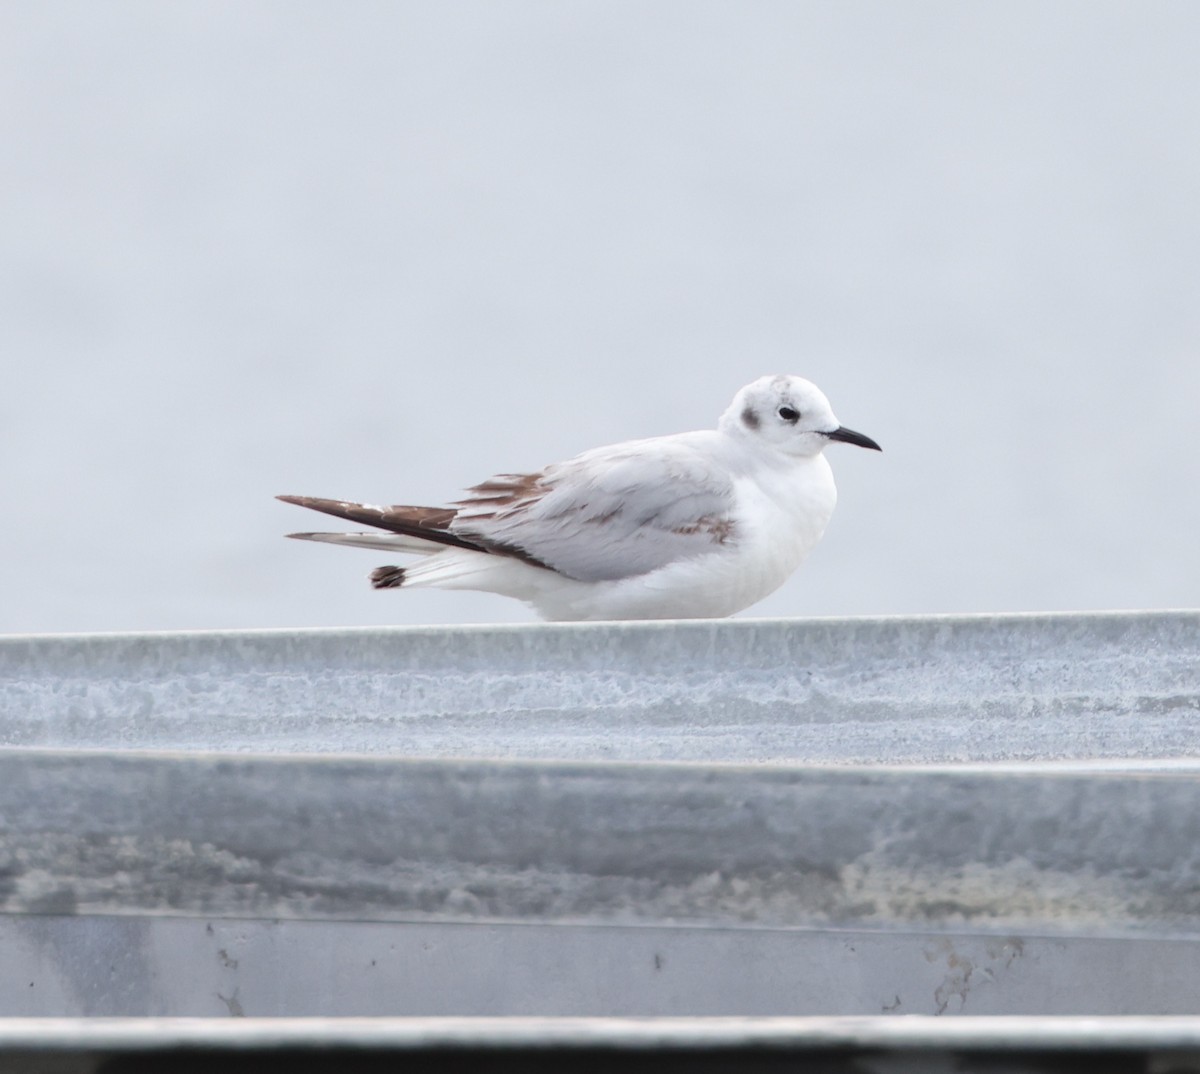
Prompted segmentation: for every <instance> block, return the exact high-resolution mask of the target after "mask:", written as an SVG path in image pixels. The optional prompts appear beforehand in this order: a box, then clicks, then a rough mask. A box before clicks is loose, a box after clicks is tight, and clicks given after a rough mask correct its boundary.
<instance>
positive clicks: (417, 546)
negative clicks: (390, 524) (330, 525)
mask: <svg viewBox="0 0 1200 1074" xmlns="http://www.w3.org/2000/svg"><path fill="white" fill-rule="evenodd" d="M288 536H289V537H294V538H295V539H296V540H298V541H320V542H321V543H322V544H342V545H350V546H352V547H354V548H374V549H377V550H380V551H384V552H408V553H411V554H412V555H416V556H431V555H433V554H434V553H436V552H444V551H446V546H445V545H444V544H440V543H438V542H437V541H426V540H423V539H422V538H420V537H410V536H408V534H405V533H289V534H288Z"/></svg>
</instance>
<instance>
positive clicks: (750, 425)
mask: <svg viewBox="0 0 1200 1074" xmlns="http://www.w3.org/2000/svg"><path fill="white" fill-rule="evenodd" d="M742 424H743V425H745V426H746V428H747V429H757V428H758V424H759V422H758V415H757V414H756V413H755V412H754V409H753V407H746V409H745V410H743V411H742Z"/></svg>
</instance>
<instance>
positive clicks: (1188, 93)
mask: <svg viewBox="0 0 1200 1074" xmlns="http://www.w3.org/2000/svg"><path fill="white" fill-rule="evenodd" d="M1198 56H1200V4H1196V3H1190V2H1179V3H1162V2H1158V3H1155V2H1149V3H1132V2H1130V3H1105V2H1098V0H1087V2H1079V3H1074V2H1071V3H1068V2H1060V3H1055V2H1047V0H1039V2H1035V3H1029V2H1026V3H1020V2H1016V3H1014V2H1006V3H992V4H985V3H965V2H963V0H945V2H907V3H905V2H891V0H889V2H879V3H854V2H845V0H830V2H821V3H816V2H808V3H805V2H776V3H765V2H746V0H737V2H732V0H731V2H725V3H713V2H697V0H679V2H654V0H649V2H647V0H639V2H630V3H624V2H613V0H609V2H593V3H581V2H564V0H546V2H538V3H529V2H519V3H504V2H496V0H486V2H478V3H466V2H458V3H456V2H436V3H435V2H427V3H419V4H417V3H365V2H353V0H351V2H341V3H324V4H315V3H311V2H297V0H289V2H279V3H264V2H254V0H250V2H237V3H234V2H228V3H219V2H181V3H163V2H161V0H147V2H144V3H133V2H106V3H95V2H94V0H87V2H79V3H62V2H40V0H38V2H35V0H23V2H21V0H10V2H7V3H5V4H3V5H2V6H0V197H2V199H3V200H2V204H3V212H2V213H0V358H2V361H3V371H4V377H3V391H2V392H0V450H2V452H3V461H4V464H3V467H2V471H0V504H3V511H4V515H3V526H2V527H0V630H3V631H6V632H13V631H77V630H89V631H90V630H130V629H160V628H196V627H266V626H320V625H343V624H388V623H397V624H399V623H453V622H492V621H517V620H528V619H531V618H532V613H530V612H528V611H527V610H526V609H525V608H524V606H522V605H520V604H517V603H515V602H510V601H506V600H503V599H502V598H499V597H494V596H488V595H476V594H455V593H440V592H381V593H376V592H373V591H372V590H371V589H370V588H369V587H368V585H367V583H366V581H365V575H366V573H367V571H368V570H369V569H370V568H371V567H373V566H376V565H378V564H379V563H381V562H387V561H388V560H389V558H391V557H388V556H387V555H386V554H383V555H381V554H378V553H372V552H367V551H354V550H346V549H337V548H328V547H321V546H314V545H306V544H301V543H299V542H288V541H285V540H283V539H282V536H281V535H282V534H283V533H286V532H288V531H290V530H296V529H310V528H313V527H314V526H315V527H316V528H322V527H321V525H320V521H321V520H320V516H317V515H313V514H311V513H308V512H304V511H301V510H299V509H298V508H294V507H288V506H286V505H283V504H280V503H277V502H275V501H274V500H273V499H272V496H273V495H274V494H275V493H278V492H294V493H309V494H314V495H322V496H332V497H339V498H354V499H366V500H371V501H386V502H407V503H440V502H443V501H445V500H447V499H451V498H453V497H454V494H455V493H456V491H457V490H459V489H460V488H462V487H463V486H465V485H468V484H471V483H473V482H475V481H477V480H479V479H481V478H483V477H485V476H487V475H489V474H490V473H492V472H494V471H498V470H509V471H511V470H520V469H524V468H530V467H538V466H540V465H542V464H544V463H547V462H551V461H554V460H557V459H561V458H564V457H566V456H569V455H572V454H574V453H575V452H577V451H580V450H583V449H585V448H589V447H593V446H596V445H599V444H604V443H611V442H613V441H617V440H623V439H627V438H630V437H641V436H648V435H655V434H659V433H667V432H677V431H680V430H684V429H689V428H699V427H705V426H710V425H711V424H712V423H713V422H714V421H715V420H716V417H717V415H718V414H719V413H720V412H721V411H722V410H723V409H724V408H725V406H726V405H727V403H728V401H729V399H730V397H731V396H732V395H733V393H734V392H735V391H736V390H737V389H738V388H739V387H740V386H741V385H742V384H743V383H745V382H747V381H749V380H751V379H753V378H754V377H757V376H759V375H760V374H763V373H771V372H793V373H799V374H801V375H804V376H807V377H809V378H811V379H812V380H814V381H816V382H817V383H818V384H819V385H820V386H821V387H822V388H823V389H824V390H825V391H826V393H827V394H828V395H829V396H830V398H831V399H832V401H833V404H834V407H835V409H836V411H837V413H838V416H839V417H840V418H841V420H842V421H843V422H844V423H845V424H847V425H849V426H851V427H853V428H855V429H859V430H861V431H863V432H865V433H868V434H869V435H871V436H873V437H875V438H876V439H877V440H879V441H880V443H882V445H883V447H884V454H883V455H876V454H874V453H870V452H864V451H860V450H858V449H855V448H851V447H844V446H835V447H833V448H832V449H831V450H830V452H829V456H830V459H831V462H832V464H833V467H834V470H835V473H836V475H837V479H838V484H839V486H840V490H841V503H840V505H839V507H838V511H837V514H836V515H835V517H834V520H833V523H832V525H831V526H830V528H829V531H828V532H827V534H826V537H825V540H824V542H823V543H822V545H821V546H820V547H819V548H818V549H817V551H816V552H815V553H814V555H813V556H812V557H811V559H810V560H809V561H808V563H807V564H806V565H805V567H804V568H802V569H801V571H800V572H799V573H798V574H797V575H796V576H795V577H794V578H793V579H792V581H791V582H789V583H788V584H787V585H786V586H785V587H784V588H783V589H782V590H780V591H779V592H778V593H777V594H775V595H774V596H773V597H772V598H770V599H769V600H767V601H765V602H764V603H762V604H760V605H758V606H757V607H756V608H755V609H752V610H751V611H750V612H749V613H744V614H751V615H782V616H808V615H842V614H871V613H909V612H971V611H1002V610H1045V609H1096V608H1158V607H1183V606H1197V605H1200V462H1198V459H1200V418H1198V414H1197V412H1198V409H1200V62H1198V61H1197V57H1198Z"/></svg>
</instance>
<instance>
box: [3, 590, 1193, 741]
mask: <svg viewBox="0 0 1200 1074" xmlns="http://www.w3.org/2000/svg"><path fill="white" fill-rule="evenodd" d="M1198 728H1200V612H1150V613H1104V614H1100V613H1097V614H1084V615H1004V616H958V617H936V616H933V617H921V618H915V619H903V618H896V619H850V620H808V621H768V620H725V621H720V622H688V623H602V624H573V625H572V624H558V625H545V626H513V627H476V628H470V627H467V628H454V629H449V628H420V629H395V630H346V631H262V632H241V633H227V634H223V633H192V634H175V635H172V634H157V635H93V636H79V637H32V638H30V637H12V638H0V743H3V744H7V745H23V746H45V747H57V748H101V749H103V748H116V749H200V750H228V751H253V752H262V751H276V752H293V751H298V752H304V753H313V752H334V753H381V754H389V755H403V756H407V757H493V758H512V759H534V758H547V759H549V758H553V759H558V760H628V761H652V760H690V761H719V762H723V763H730V762H776V763H804V762H814V763H835V764H844V763H860V764H873V763H881V762H882V763H943V762H952V761H970V762H985V761H1012V760H1018V761H1019V760H1039V761H1046V760H1053V759H1059V760H1094V759H1098V758H1100V759H1104V758H1107V759H1127V758H1140V759H1155V758H1180V757H1190V758H1200V729H1198Z"/></svg>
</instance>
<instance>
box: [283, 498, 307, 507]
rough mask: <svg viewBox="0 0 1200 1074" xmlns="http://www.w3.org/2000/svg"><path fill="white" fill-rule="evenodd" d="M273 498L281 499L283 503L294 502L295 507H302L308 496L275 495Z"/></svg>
mask: <svg viewBox="0 0 1200 1074" xmlns="http://www.w3.org/2000/svg"><path fill="white" fill-rule="evenodd" d="M275 499H277V500H282V501H283V502H284V503H294V504H295V505H296V506H297V507H303V506H304V501H305V500H307V499H309V497H308V496H276V497H275Z"/></svg>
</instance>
